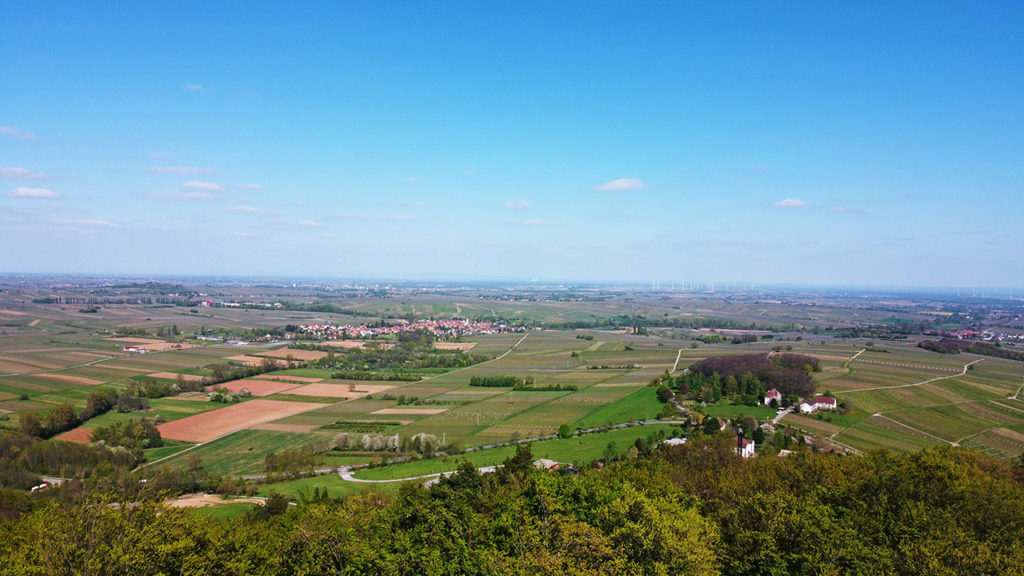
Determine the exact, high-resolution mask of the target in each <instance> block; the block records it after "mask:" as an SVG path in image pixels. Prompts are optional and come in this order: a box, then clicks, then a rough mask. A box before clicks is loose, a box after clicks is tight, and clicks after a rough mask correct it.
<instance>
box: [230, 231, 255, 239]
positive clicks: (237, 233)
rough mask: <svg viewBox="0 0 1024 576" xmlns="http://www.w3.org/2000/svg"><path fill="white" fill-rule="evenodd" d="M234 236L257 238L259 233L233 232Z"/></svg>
mask: <svg viewBox="0 0 1024 576" xmlns="http://www.w3.org/2000/svg"><path fill="white" fill-rule="evenodd" d="M235 236H238V237H239V238H259V237H260V235H259V234H256V233H255V232H235Z"/></svg>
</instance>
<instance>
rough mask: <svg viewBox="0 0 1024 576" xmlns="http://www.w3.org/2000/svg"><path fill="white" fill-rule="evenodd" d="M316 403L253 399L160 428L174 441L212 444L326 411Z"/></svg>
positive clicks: (169, 423)
mask: <svg viewBox="0 0 1024 576" xmlns="http://www.w3.org/2000/svg"><path fill="white" fill-rule="evenodd" d="M322 407H323V405H322V404H314V403H312V402H282V401H280V400H249V401H248V402H243V403H241V404H234V405H231V406H227V407H225V408H221V409H219V410H214V411H212V412H204V413H202V414H196V415H195V416H189V417H188V418H182V419H181V420H175V421H174V422H168V423H166V424H161V425H160V426H158V427H157V429H158V430H160V435H161V436H163V437H164V438H170V439H171V440H181V441H184V442H208V441H210V440H213V439H214V438H219V437H221V436H224V435H225V434H229V433H231V432H235V431H236V430H241V429H243V428H248V427H250V426H255V425H257V424H263V423H265V422H271V421H273V420H277V419H278V418H284V417H285V416H293V415H295V414H301V413H303V412H308V411H310V410H316V409H317V408H322Z"/></svg>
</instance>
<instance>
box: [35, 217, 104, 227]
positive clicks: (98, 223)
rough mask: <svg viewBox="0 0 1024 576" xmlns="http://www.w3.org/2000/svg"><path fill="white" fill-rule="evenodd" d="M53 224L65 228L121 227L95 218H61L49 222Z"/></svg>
mask: <svg viewBox="0 0 1024 576" xmlns="http://www.w3.org/2000/svg"><path fill="white" fill-rule="evenodd" d="M51 222H52V223H54V224H60V225H65V226H86V227H89V228H120V227H121V225H120V224H117V223H115V222H111V221H109V220H99V219H96V218H78V219H75V218H61V219H59V220H51Z"/></svg>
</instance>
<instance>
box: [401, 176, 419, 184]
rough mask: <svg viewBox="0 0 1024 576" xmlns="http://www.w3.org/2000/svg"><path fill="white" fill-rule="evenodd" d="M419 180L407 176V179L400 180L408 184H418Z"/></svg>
mask: <svg viewBox="0 0 1024 576" xmlns="http://www.w3.org/2000/svg"><path fill="white" fill-rule="evenodd" d="M419 181H420V179H419V178H417V177H415V176H409V177H408V178H402V182H409V183H410V184H413V183H416V182H419Z"/></svg>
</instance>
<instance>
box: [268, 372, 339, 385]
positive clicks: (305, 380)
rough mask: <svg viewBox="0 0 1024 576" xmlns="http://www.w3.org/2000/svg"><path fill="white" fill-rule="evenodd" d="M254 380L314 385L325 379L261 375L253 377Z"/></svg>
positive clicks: (286, 375) (287, 375)
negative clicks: (285, 381)
mask: <svg viewBox="0 0 1024 576" xmlns="http://www.w3.org/2000/svg"><path fill="white" fill-rule="evenodd" d="M252 379H254V380H287V381H288V382H302V383H308V384H312V383H313V382H319V381H321V380H323V378H310V377H308V376H291V375H289V374H260V375H258V376H253V377H252Z"/></svg>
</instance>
